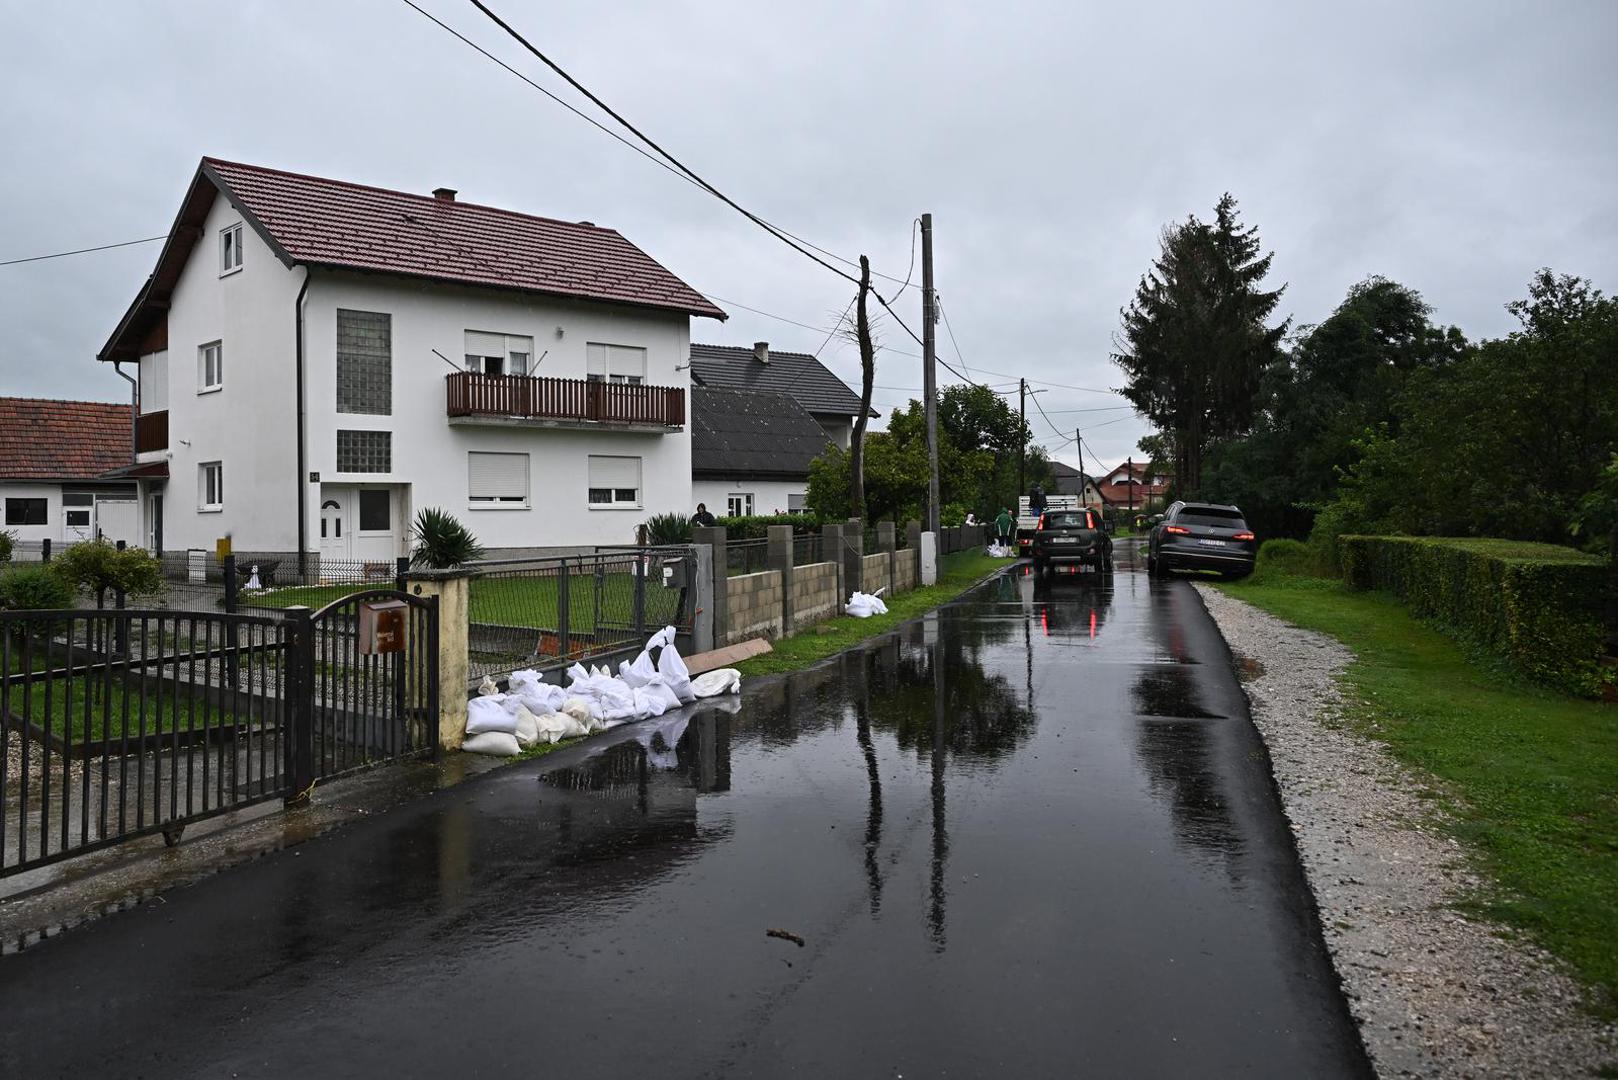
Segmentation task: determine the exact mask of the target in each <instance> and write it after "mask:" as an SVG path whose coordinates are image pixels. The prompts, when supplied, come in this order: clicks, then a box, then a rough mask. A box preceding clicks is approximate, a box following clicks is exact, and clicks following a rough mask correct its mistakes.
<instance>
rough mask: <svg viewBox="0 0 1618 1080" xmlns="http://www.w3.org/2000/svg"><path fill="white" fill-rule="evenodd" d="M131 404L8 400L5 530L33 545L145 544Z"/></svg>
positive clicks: (0, 497)
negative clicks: (126, 475) (126, 472)
mask: <svg viewBox="0 0 1618 1080" xmlns="http://www.w3.org/2000/svg"><path fill="white" fill-rule="evenodd" d="M130 416H131V413H130V406H128V405H115V404H111V403H108V402H104V401H51V400H46V399H41V398H18V397H0V506H3V507H4V515H5V516H4V518H3V519H0V530H4V531H7V532H10V533H12V534H13V535H14V536H15V537H16V538H17V539H18V540H19V541H21V542H22V543H23V544H25V545H29V546H34V545H38V544H39V543H40V541H42V540H49V541H50V542H51V544H52V545H53V546H58V548H59V547H60V546H61V545H65V544H72V543H76V542H78V541H80V540H93V539H95V538H96V537H98V536H102V537H106V538H107V539H108V540H113V541H117V540H125V541H128V542H129V543H130V544H139V543H140V540H141V533H140V524H139V520H138V514H137V507H136V501H135V485H134V484H133V483H131V482H129V481H128V480H124V479H119V478H117V477H116V475H109V474H116V473H117V472H118V471H120V470H123V469H126V468H127V467H128V466H129V464H130V455H131V448H130V447H131V437H132V430H131V428H132V423H131V420H130Z"/></svg>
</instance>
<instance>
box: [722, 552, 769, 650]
mask: <svg viewBox="0 0 1618 1080" xmlns="http://www.w3.org/2000/svg"><path fill="white" fill-rule="evenodd" d="M720 572H721V573H723V571H722V570H721V571H720ZM726 586H727V592H726V595H725V615H726V623H725V625H726V631H725V640H724V641H723V642H721V643H720V644H723V645H729V644H732V643H734V642H737V641H746V640H747V639H749V638H756V637H766V638H770V639H772V640H773V639H775V638H778V637H780V636H781V634H782V627H781V574H780V572H779V571H777V570H765V571H763V572H762V573H757V574H742V575H740V576H739V577H733V578H731V579H729V581H728V582H727V583H726Z"/></svg>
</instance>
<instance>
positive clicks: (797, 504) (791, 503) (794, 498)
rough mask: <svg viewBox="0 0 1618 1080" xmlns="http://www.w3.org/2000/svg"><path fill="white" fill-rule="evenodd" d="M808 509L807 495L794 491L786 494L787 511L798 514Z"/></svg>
mask: <svg viewBox="0 0 1618 1080" xmlns="http://www.w3.org/2000/svg"><path fill="white" fill-rule="evenodd" d="M808 509H809V496H808V495H807V494H804V493H802V492H797V491H794V492H792V493H791V494H789V495H788V496H787V513H789V514H798V513H802V512H803V511H805V510H808Z"/></svg>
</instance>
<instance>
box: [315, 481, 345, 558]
mask: <svg viewBox="0 0 1618 1080" xmlns="http://www.w3.org/2000/svg"><path fill="white" fill-rule="evenodd" d="M347 498H348V497H347V495H346V494H344V495H339V494H337V493H335V492H333V493H330V494H328V495H326V497H325V498H323V499H322V500H321V502H320V557H321V558H322V559H347V558H348V557H349V545H350V543H351V541H350V538H349V531H350V530H349V528H348V507H347V506H346V505H345V504H346V502H347Z"/></svg>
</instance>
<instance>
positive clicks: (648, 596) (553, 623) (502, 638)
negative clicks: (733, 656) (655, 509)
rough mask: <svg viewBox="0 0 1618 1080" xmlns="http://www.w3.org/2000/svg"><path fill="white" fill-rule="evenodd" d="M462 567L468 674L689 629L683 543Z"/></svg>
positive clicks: (571, 657)
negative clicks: (465, 570) (468, 575)
mask: <svg viewBox="0 0 1618 1080" xmlns="http://www.w3.org/2000/svg"><path fill="white" fill-rule="evenodd" d="M469 569H471V570H472V571H473V576H472V580H471V582H470V584H469V591H470V596H469V607H470V622H471V626H470V629H469V635H470V636H469V649H470V654H471V655H470V661H471V664H470V673H471V676H472V679H473V680H474V681H477V680H480V679H482V678H483V677H484V676H485V675H504V674H506V673H509V672H511V671H515V670H517V669H519V668H524V667H533V668H547V667H556V666H559V665H566V664H569V663H572V662H573V661H575V660H583V659H589V658H593V657H600V656H603V655H606V654H609V653H614V652H618V651H622V650H624V649H628V648H631V647H638V646H639V645H640V643H641V642H642V641H643V640H644V639H645V638H646V636H647V635H648V634H650V633H651V632H652V631H653V630H656V629H658V628H659V627H663V626H670V625H672V626H675V627H677V628H679V630H680V631H681V632H682V633H689V632H690V630H691V623H692V615H693V611H692V605H691V602H690V598H691V590H690V588H689V582H690V581H691V579H692V577H693V575H694V574H695V572H696V557H695V554H694V553H693V552H692V550H691V549H690V548H687V547H657V548H604V549H600V550H598V551H597V552H595V553H594V554H590V555H575V556H565V557H554V558H543V559H512V560H503V561H491V562H483V563H477V564H474V565H473V566H471V567H469Z"/></svg>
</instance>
